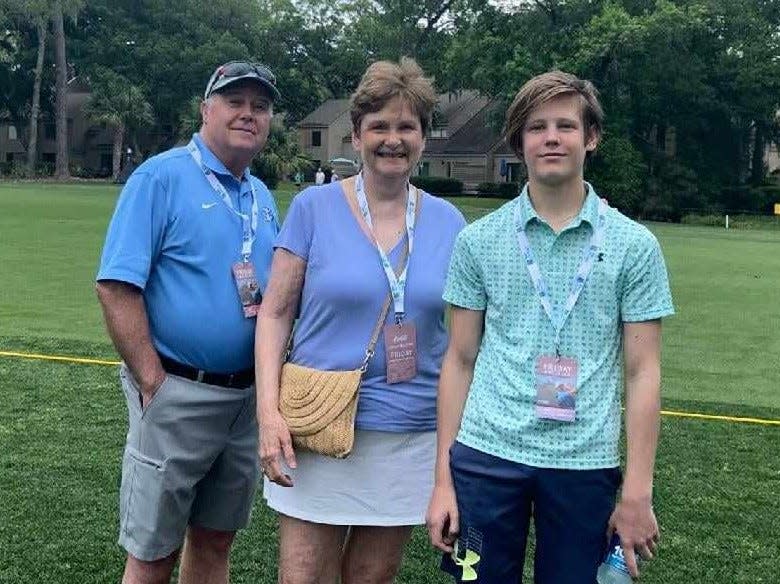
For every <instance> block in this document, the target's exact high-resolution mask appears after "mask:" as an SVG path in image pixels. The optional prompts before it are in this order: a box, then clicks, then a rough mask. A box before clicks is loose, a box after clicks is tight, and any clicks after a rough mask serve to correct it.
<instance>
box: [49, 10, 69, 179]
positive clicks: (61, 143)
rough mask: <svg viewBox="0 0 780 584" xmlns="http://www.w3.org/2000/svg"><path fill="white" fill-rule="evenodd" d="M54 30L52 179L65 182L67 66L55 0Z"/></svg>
mask: <svg viewBox="0 0 780 584" xmlns="http://www.w3.org/2000/svg"><path fill="white" fill-rule="evenodd" d="M52 25H53V28H54V55H55V61H56V67H57V81H56V83H55V86H54V87H55V101H56V116H55V119H56V122H57V160H56V167H55V170H54V178H56V179H57V180H66V179H69V178H70V169H69V168H68V166H69V165H68V109H67V106H68V104H67V97H68V71H67V68H68V64H67V60H66V58H65V23H64V22H63V16H62V2H61V1H60V0H57V1H56V2H55V3H54V7H53V11H52Z"/></svg>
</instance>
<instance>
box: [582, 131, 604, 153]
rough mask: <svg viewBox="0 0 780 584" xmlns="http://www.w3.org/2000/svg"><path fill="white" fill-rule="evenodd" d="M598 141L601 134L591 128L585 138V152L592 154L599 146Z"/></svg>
mask: <svg viewBox="0 0 780 584" xmlns="http://www.w3.org/2000/svg"><path fill="white" fill-rule="evenodd" d="M599 141H601V133H599V131H598V130H597V129H596V128H594V127H593V126H591V127H590V129H589V130H588V134H587V136H586V137H585V150H587V151H588V152H593V151H594V150H595V149H596V146H598V145H599Z"/></svg>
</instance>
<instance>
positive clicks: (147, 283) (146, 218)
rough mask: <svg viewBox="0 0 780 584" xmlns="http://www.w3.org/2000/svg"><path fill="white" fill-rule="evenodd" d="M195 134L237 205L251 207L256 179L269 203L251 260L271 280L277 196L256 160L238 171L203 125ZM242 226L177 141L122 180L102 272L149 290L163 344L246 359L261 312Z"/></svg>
mask: <svg viewBox="0 0 780 584" xmlns="http://www.w3.org/2000/svg"><path fill="white" fill-rule="evenodd" d="M193 139H194V140H195V144H196V145H197V147H198V149H199V150H200V152H201V155H202V157H203V163H204V165H205V166H206V167H208V168H209V169H211V170H212V171H213V172H214V174H215V175H216V177H217V178H218V180H219V181H220V182H221V183H222V185H224V187H225V189H226V190H227V192H228V193H229V194H230V197H231V199H232V201H233V205H234V207H235V208H236V209H240V210H241V212H244V213H249V212H250V211H251V208H252V187H254V190H255V194H256V196H257V199H258V206H259V211H260V213H259V219H258V225H257V234H256V239H255V242H254V246H253V248H252V263H253V264H254V266H255V271H256V273H257V279H258V282H259V284H260V287H261V289H263V290H264V289H265V286H266V284H267V282H268V276H269V271H270V266H271V257H272V254H273V242H274V239H275V238H276V235H277V233H278V231H279V219H278V213H277V210H276V204H275V203H274V200H273V197H272V196H271V193H270V191H269V190H268V189H267V188H266V186H265V185H264V184H263V183H262V182H261V181H260V180H258V179H257V178H255V177H253V176H251V175H250V174H249V171H248V170H246V171H245V172H244V175H243V176H242V178H241V180H240V181H239V180H237V179H236V178H235V177H234V176H233V175H232V174H231V173H230V171H229V170H228V169H227V168H225V165H224V164H222V162H220V161H219V159H218V158H217V157H216V156H215V155H214V154H213V153H212V152H211V151H210V150H209V149H208V148H207V147H206V145H205V144H204V143H203V141H202V140H201V139H200V137H199V136H198V135H197V134H195V135H194V136H193ZM242 234H243V229H242V222H241V219H240V218H239V217H238V216H237V215H236V214H235V213H234V212H232V211H231V210H230V209H229V208H228V207H227V205H226V204H225V202H224V201H223V200H222V197H221V196H220V195H219V193H217V192H216V191H215V190H214V189H213V188H212V186H211V185H210V184H209V182H208V180H207V179H206V177H205V175H204V173H203V171H202V169H201V168H200V167H199V166H198V165H197V164H196V163H195V161H194V160H193V158H192V156H191V155H190V153H189V152H188V151H187V149H186V148H174V149H172V150H168V151H167V152H164V153H162V154H159V155H157V156H154V157H152V158H150V159H149V160H147V161H146V162H144V163H143V164H142V165H141V166H139V167H138V168H137V169H136V171H135V172H134V173H133V174H132V176H131V177H130V179H129V180H128V181H127V184H126V185H125V187H124V189H122V193H121V194H120V195H119V200H118V202H117V206H116V210H115V211H114V216H113V217H112V219H111V223H110V225H109V228H108V234H107V236H106V242H105V246H104V248H103V255H102V258H101V262H100V268H99V271H98V275H97V280H119V281H121V282H127V283H129V284H133V285H134V286H137V287H138V288H140V289H141V290H142V291H143V297H144V301H145V303H146V311H147V314H148V316H149V325H150V329H151V336H152V340H153V342H154V345H155V347H156V348H157V350H158V351H159V352H160V353H161V354H163V355H166V356H168V357H170V358H172V359H175V360H177V361H179V362H181V363H185V364H187V365H190V366H192V367H197V368H199V369H205V370H207V371H213V372H225V373H226V372H232V371H238V370H241V369H246V368H248V367H251V366H252V364H253V362H254V330H255V320H254V319H248V318H245V317H244V315H243V311H242V308H241V303H240V301H239V297H238V291H237V290H236V285H235V281H234V280H233V273H232V265H233V264H234V263H235V262H238V261H240V260H241V242H242Z"/></svg>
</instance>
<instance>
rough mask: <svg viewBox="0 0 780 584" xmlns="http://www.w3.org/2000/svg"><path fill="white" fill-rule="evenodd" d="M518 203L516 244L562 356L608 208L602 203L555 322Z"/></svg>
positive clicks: (600, 200)
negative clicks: (567, 327)
mask: <svg viewBox="0 0 780 584" xmlns="http://www.w3.org/2000/svg"><path fill="white" fill-rule="evenodd" d="M526 196H527V194H526ZM517 203H518V204H517V206H516V207H515V229H516V231H517V241H518V244H519V245H520V251H521V252H522V254H523V258H524V259H525V267H526V268H527V269H528V275H529V276H530V277H531V281H532V282H533V284H534V288H536V293H537V295H538V296H539V301H540V302H541V304H542V308H544V312H545V314H547V318H549V319H550V323H552V326H553V329H554V330H555V351H556V353H557V354H558V355H560V344H561V331H562V330H563V325H564V324H565V323H566V320H567V319H568V318H569V315H570V314H571V312H572V310H573V309H574V305H575V304H577V299H578V298H579V297H580V292H582V289H583V288H584V287H585V280H587V279H588V276H589V275H590V272H591V271H592V270H593V264H594V263H595V261H596V257H597V255H598V250H599V248H600V247H601V244H602V243H603V242H604V234H605V232H606V219H607V209H609V205H607V203H606V202H605V201H604V199H599V210H598V220H597V221H596V225H595V226H594V228H593V235H592V236H591V238H590V242H589V243H588V245H587V246H585V249H584V250H583V254H582V262H581V263H580V267H579V268H577V272H576V273H575V274H574V277H573V278H572V280H571V289H570V290H569V295H568V297H567V298H566V304H565V305H564V307H563V312H561V314H560V316H559V318H558V319H556V317H555V314H554V313H553V309H552V303H551V302H550V292H549V290H548V288H547V283H546V282H545V281H544V278H543V276H542V272H541V270H540V269H539V264H537V263H536V258H535V257H534V252H533V250H532V249H531V244H530V243H529V241H528V236H527V235H526V233H525V223H523V221H522V218H521V217H520V214H521V210H522V204H521V203H522V200H519V201H518V202H517Z"/></svg>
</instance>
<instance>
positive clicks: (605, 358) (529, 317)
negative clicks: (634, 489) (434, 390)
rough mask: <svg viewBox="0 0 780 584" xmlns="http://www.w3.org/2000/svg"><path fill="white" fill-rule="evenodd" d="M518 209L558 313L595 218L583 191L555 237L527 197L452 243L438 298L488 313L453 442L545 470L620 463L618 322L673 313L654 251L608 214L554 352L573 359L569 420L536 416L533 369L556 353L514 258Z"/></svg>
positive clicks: (648, 238) (651, 242)
mask: <svg viewBox="0 0 780 584" xmlns="http://www.w3.org/2000/svg"><path fill="white" fill-rule="evenodd" d="M518 206H519V207H520V209H519V218H520V221H522V223H523V224H524V225H525V229H526V234H527V236H528V240H529V242H530V245H531V247H532V249H533V252H534V255H535V257H536V261H537V263H538V264H539V267H540V269H541V272H542V275H543V277H544V279H545V281H546V283H547V286H548V289H549V294H550V300H551V303H552V305H553V310H554V311H555V312H558V311H560V310H561V307H562V305H564V304H565V302H566V298H567V296H568V293H569V290H570V284H571V279H572V277H573V276H574V274H575V272H576V270H577V268H578V266H579V265H580V262H581V260H582V253H583V249H584V248H585V246H586V245H587V244H588V243H589V241H590V238H591V235H592V234H593V228H594V226H595V225H596V224H597V219H598V196H597V195H596V193H595V192H594V191H593V189H592V188H591V187H590V186H588V195H587V197H586V199H585V202H584V204H583V207H582V209H581V211H580V213H579V215H578V216H577V217H575V218H574V219H573V220H572V221H571V223H570V224H569V225H568V226H567V227H566V228H565V229H563V230H562V231H561V232H560V233H557V234H556V233H555V232H554V231H553V230H552V229H551V228H550V226H549V225H548V224H547V223H546V222H545V221H544V220H543V219H541V218H540V217H539V215H538V214H537V213H536V211H535V210H534V208H533V206H532V205H531V201H530V199H529V197H528V194H527V189H526V190H524V191H523V193H522V194H521V195H520V196H519V197H517V198H516V199H514V200H513V201H511V202H509V203H507V204H505V205H504V206H503V207H501V208H500V209H498V210H496V211H494V212H493V213H491V214H489V215H487V216H485V217H483V218H482V219H480V220H478V221H476V222H474V223H472V224H471V225H469V226H468V227H466V228H465V229H464V230H463V231H462V232H461V234H460V235H459V237H458V240H457V242H456V244H455V249H454V251H453V255H452V262H451V264H450V270H449V273H448V277H447V285H446V287H445V291H444V299H445V300H446V301H447V302H449V303H451V304H454V305H456V306H460V307H463V308H468V309H472V310H481V311H484V312H485V331H484V334H483V338H482V344H481V346H480V350H479V354H478V357H477V362H476V364H475V369H474V377H473V380H472V383H471V387H470V389H469V394H468V398H467V400H466V404H465V407H464V412H463V420H462V423H461V427H460V432H459V434H458V441H460V442H462V443H463V444H465V445H467V446H471V447H472V448H476V449H477V450H481V451H483V452H487V453H489V454H492V455H494V456H498V457H500V458H504V459H507V460H512V461H515V462H520V463H522V464H527V465H530V466H536V467H542V468H568V469H579V470H584V469H596V468H610V467H616V466H618V465H619V463H620V460H619V451H618V441H619V437H620V403H621V394H622V390H623V344H622V325H623V323H626V322H641V321H648V320H654V319H658V318H662V317H665V316H669V315H671V314H673V312H674V308H673V306H672V298H671V293H670V291H669V281H668V278H667V273H666V266H665V264H664V259H663V256H662V254H661V249H660V247H659V245H658V242H657V241H656V239H655V237H654V236H653V234H652V233H650V231H648V230H647V229H646V228H645V227H644V226H642V225H640V224H638V223H636V222H634V221H632V220H630V219H629V218H628V217H626V216H624V215H622V214H621V213H620V212H619V211H617V210H616V209H612V208H610V209H608V212H607V215H606V224H605V226H606V234H605V240H604V242H603V244H602V246H601V247H600V249H599V255H598V260H597V261H596V262H595V264H594V267H593V271H592V272H591V274H590V276H589V277H588V279H587V281H586V283H585V287H584V288H583V290H582V292H581V294H580V297H579V299H578V301H577V304H576V305H575V306H574V309H573V310H572V313H571V314H570V316H569V318H568V320H567V321H566V323H565V325H564V327H563V330H562V332H561V353H562V354H563V355H564V356H567V357H573V358H575V359H577V360H578V362H579V374H578V391H577V406H576V420H575V421H574V422H572V423H567V422H557V421H550V420H542V419H538V418H537V417H536V416H535V413H534V402H535V398H536V391H535V383H534V382H535V379H534V372H535V363H536V359H537V357H539V356H540V355H551V354H554V352H555V346H554V344H555V331H554V329H553V326H552V325H551V323H550V321H549V319H548V317H547V315H546V313H545V312H544V309H543V308H542V305H541V303H540V301H539V297H538V295H537V293H536V290H535V288H534V285H533V283H532V281H531V278H530V276H529V275H528V270H527V269H526V266H525V262H524V261H523V257H522V254H521V251H520V247H519V244H518V240H517V232H516V228H515V227H516V222H515V211H516V207H518Z"/></svg>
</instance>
